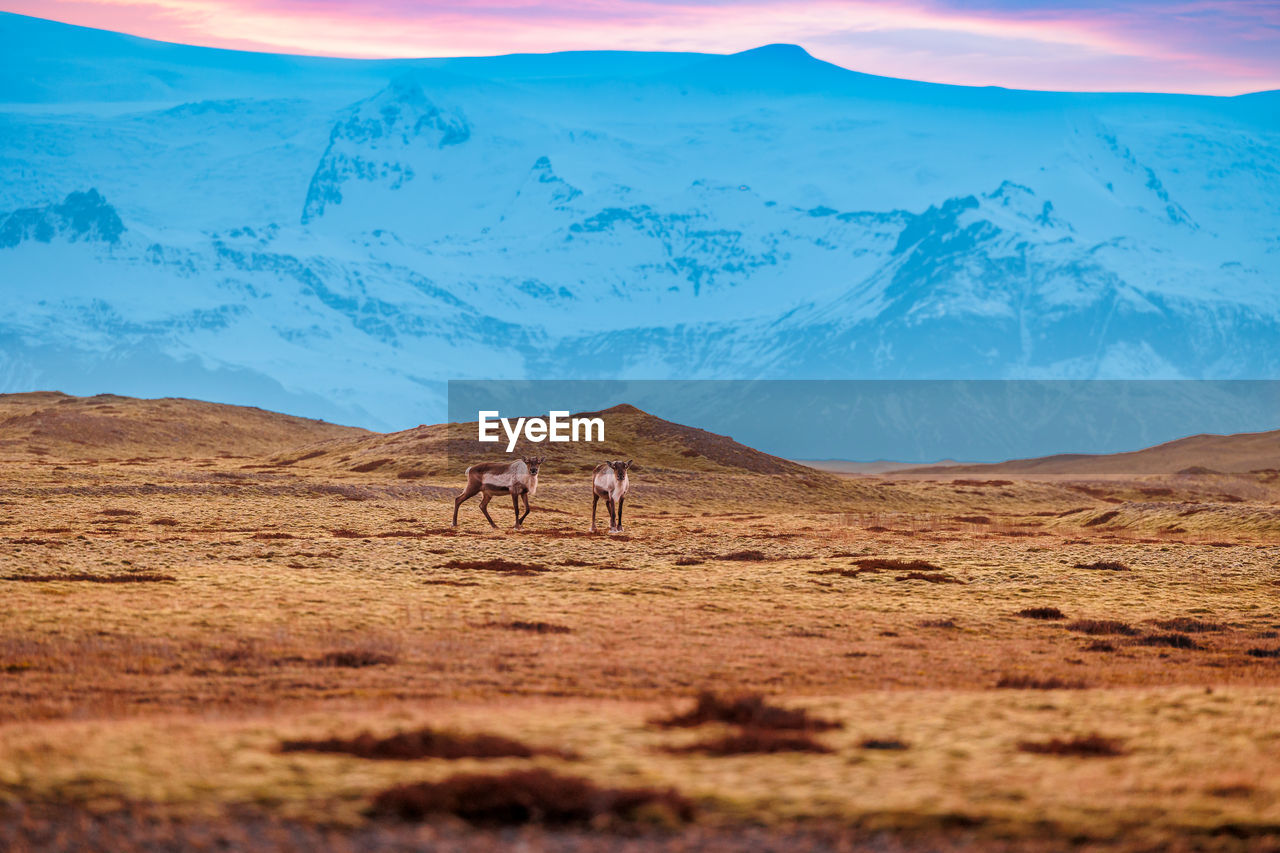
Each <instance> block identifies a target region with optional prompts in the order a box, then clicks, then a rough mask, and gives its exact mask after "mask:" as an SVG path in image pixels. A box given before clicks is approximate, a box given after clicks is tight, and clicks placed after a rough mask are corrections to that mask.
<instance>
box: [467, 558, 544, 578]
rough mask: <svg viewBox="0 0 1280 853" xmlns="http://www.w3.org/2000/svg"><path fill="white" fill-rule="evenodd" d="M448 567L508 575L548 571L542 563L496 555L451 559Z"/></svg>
mask: <svg viewBox="0 0 1280 853" xmlns="http://www.w3.org/2000/svg"><path fill="white" fill-rule="evenodd" d="M444 567H445V568H446V569H466V570H468V571H472V572H502V573H503V574H508V575H535V574H537V573H539V572H545V571H548V569H547V567H546V566H544V565H542V564H540V563H516V562H512V561H511V560H504V559H502V558H501V557H494V558H492V559H489V560H457V559H454V560H450V561H448V562H447V563H445V564H444Z"/></svg>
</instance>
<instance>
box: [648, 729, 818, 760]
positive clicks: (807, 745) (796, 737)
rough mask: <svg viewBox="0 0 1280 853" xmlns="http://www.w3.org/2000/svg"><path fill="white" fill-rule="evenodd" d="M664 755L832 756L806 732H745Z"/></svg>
mask: <svg viewBox="0 0 1280 853" xmlns="http://www.w3.org/2000/svg"><path fill="white" fill-rule="evenodd" d="M666 751H667V752H674V753H701V754H704V755H718V756H724V755H752V754H763V753H776V752H819V753H828V752H831V751H832V750H831V747H829V746H826V745H825V744H821V743H819V742H818V741H816V740H814V739H813V737H812V736H811V735H809V734H807V733H805V732H797V731H778V730H776V729H757V728H748V729H743V730H742V731H739V732H734V733H732V734H727V735H723V736H722V737H716V738H710V739H708V740H701V741H698V742H697V743H691V744H687V745H685V746H671V747H667V748H666Z"/></svg>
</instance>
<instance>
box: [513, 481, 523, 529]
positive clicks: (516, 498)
mask: <svg viewBox="0 0 1280 853" xmlns="http://www.w3.org/2000/svg"><path fill="white" fill-rule="evenodd" d="M511 507H512V509H514V510H515V511H516V529H517V530H519V529H520V522H521V521H523V520H524V519H522V518H521V517H520V493H519V492H517V491H515V490H512V492H511Z"/></svg>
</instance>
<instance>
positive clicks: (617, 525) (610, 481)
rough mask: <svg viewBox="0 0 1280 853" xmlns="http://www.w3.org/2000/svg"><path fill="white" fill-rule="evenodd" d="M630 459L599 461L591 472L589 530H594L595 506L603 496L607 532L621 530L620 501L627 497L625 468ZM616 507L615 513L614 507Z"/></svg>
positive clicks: (629, 485) (628, 482)
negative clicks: (607, 520)
mask: <svg viewBox="0 0 1280 853" xmlns="http://www.w3.org/2000/svg"><path fill="white" fill-rule="evenodd" d="M630 467H631V460H630V459H628V460H627V461H626V462H601V463H600V464H599V465H597V466H596V469H595V471H593V472H592V473H591V493H592V494H591V532H592V533H595V532H596V506H597V505H599V503H600V499H601V498H604V500H605V506H607V507H608V508H609V532H610V533H621V532H622V502H623V501H625V500H626V499H627V489H628V488H630V487H631V483H630V481H629V480H628V479H627V469H628V468H630ZM615 506H616V507H617V515H616V516H615V514H614V507H615Z"/></svg>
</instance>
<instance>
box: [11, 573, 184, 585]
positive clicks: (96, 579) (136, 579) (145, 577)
mask: <svg viewBox="0 0 1280 853" xmlns="http://www.w3.org/2000/svg"><path fill="white" fill-rule="evenodd" d="M0 580H6V581H21V582H25V583H53V582H57V581H80V582H84V583H170V582H173V581H176V580H177V578H175V577H174V576H173V575H162V574H159V573H157V572H131V573H129V574H127V575H92V574H89V573H88V572H60V573H58V574H52V575H30V574H21V575H5V576H3V577H0Z"/></svg>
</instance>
